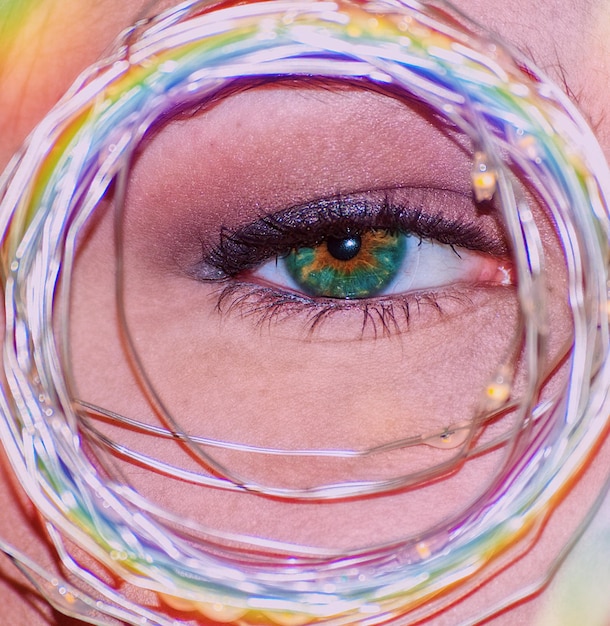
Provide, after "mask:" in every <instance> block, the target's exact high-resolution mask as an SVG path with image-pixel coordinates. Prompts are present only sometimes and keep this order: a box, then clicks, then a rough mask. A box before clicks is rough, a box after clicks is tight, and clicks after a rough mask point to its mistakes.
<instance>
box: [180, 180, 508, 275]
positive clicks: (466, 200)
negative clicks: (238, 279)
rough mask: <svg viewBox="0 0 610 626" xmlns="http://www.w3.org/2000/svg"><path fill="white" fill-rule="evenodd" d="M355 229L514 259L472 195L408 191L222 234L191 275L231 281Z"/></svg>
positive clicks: (319, 207) (266, 218)
mask: <svg viewBox="0 0 610 626" xmlns="http://www.w3.org/2000/svg"><path fill="white" fill-rule="evenodd" d="M354 224H355V225H357V226H358V227H360V228H372V227H375V228H384V227H386V228H388V229H400V230H404V231H408V232H411V233H413V234H415V235H419V236H421V237H422V238H429V239H436V240H438V241H439V242H440V243H447V244H452V245H456V246H461V247H466V248H469V249H471V250H477V251H481V252H484V253H488V254H492V255H494V256H498V257H508V256H509V255H510V253H509V250H508V247H507V244H506V240H505V239H504V237H503V236H502V232H501V228H500V227H499V225H498V224H497V222H495V220H494V219H493V218H490V219H488V220H487V221H486V223H485V225H484V226H483V225H482V220H481V217H480V216H477V214H476V207H475V206H474V201H473V199H472V198H471V197H470V196H468V195H465V194H463V193H460V192H455V191H451V190H446V189H430V188H417V187H409V188H395V189H381V190H372V191H369V192H358V193H354V194H346V195H339V196H332V197H327V198H320V199H317V200H313V201H311V202H308V203H305V204H301V205H298V206H295V207H291V208H289V209H285V210H283V211H278V212H276V213H273V214H269V215H263V216H261V217H260V218H259V219H257V220H255V221H254V222H252V223H250V224H248V225H246V226H244V227H242V228H239V229H236V230H232V231H230V230H228V229H223V230H222V231H221V234H220V242H219V243H218V244H217V245H216V246H214V247H213V248H212V249H211V250H208V251H203V253H202V258H201V257H200V260H199V261H198V262H196V263H195V265H194V266H193V267H191V268H190V270H189V274H191V275H192V276H193V277H194V278H198V279H200V280H215V279H218V278H222V277H224V278H228V277H231V276H234V275H236V274H238V273H239V272H241V271H244V270H247V269H251V268H253V267H256V266H257V265H258V264H259V263H261V262H263V261H264V260H266V259H268V258H269V257H272V256H278V255H280V256H281V255H282V254H287V253H288V252H289V251H290V250H291V249H293V248H296V247H307V246H313V245H317V244H319V243H321V241H322V240H324V239H325V237H327V236H328V235H329V234H331V233H332V232H333V230H335V231H336V232H337V233H339V234H340V233H341V229H342V228H343V229H345V228H346V226H350V225H354ZM246 259H250V261H249V265H247V263H246Z"/></svg>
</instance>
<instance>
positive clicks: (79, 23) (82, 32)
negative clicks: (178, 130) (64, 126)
mask: <svg viewBox="0 0 610 626" xmlns="http://www.w3.org/2000/svg"><path fill="white" fill-rule="evenodd" d="M19 1H21V0H19ZM23 1H25V2H26V3H27V2H28V0H23ZM171 4H172V2H169V1H167V0H165V1H162V2H154V1H152V2H151V0H130V1H129V2H124V1H123V0H46V1H44V2H39V3H32V7H33V8H32V9H30V10H28V11H26V12H25V13H26V15H27V17H26V18H25V19H24V18H23V17H22V16H19V15H17V14H16V9H13V8H12V7H13V6H16V5H17V0H0V20H2V19H4V20H5V23H4V24H3V23H2V22H0V35H1V36H0V41H1V42H3V43H1V44H0V83H1V84H2V89H1V90H0V167H2V166H4V164H5V163H6V162H7V161H8V159H9V158H10V156H11V154H12V153H13V152H14V151H15V150H16V149H17V147H18V146H19V145H20V143H21V142H22V141H23V139H24V138H25V136H26V135H27V133H28V132H29V131H30V130H31V129H32V127H33V126H34V125H35V124H36V122H37V121H38V120H39V119H40V118H41V117H42V116H43V115H44V114H45V113H46V112H47V111H48V109H49V107H50V106H51V105H52V104H53V103H54V102H55V101H56V100H57V99H58V98H59V97H60V96H61V95H62V93H63V92H64V91H65V90H66V89H67V87H68V86H69V85H70V83H71V82H72V81H73V80H74V78H75V77H76V76H77V75H78V74H79V72H80V71H82V70H83V69H84V68H85V67H87V66H88V65H89V64H91V63H92V62H93V61H94V60H95V59H96V58H99V57H100V56H101V55H102V54H103V52H104V51H105V50H107V49H108V47H109V46H110V45H111V44H112V42H113V40H114V39H115V37H116V36H117V34H118V33H119V32H120V31H121V30H122V29H123V28H125V27H127V26H128V25H130V24H131V23H133V22H134V21H135V20H136V19H138V18H139V17H140V16H142V15H143V14H150V13H151V12H153V11H154V12H156V11H158V10H160V9H162V8H165V7H167V6H169V5H171ZM455 4H457V5H458V7H460V8H462V9H463V10H464V11H465V12H466V13H468V14H469V15H470V16H471V17H473V18H474V19H475V20H476V21H478V22H479V23H481V24H484V25H485V26H486V27H487V28H490V29H491V30H493V31H496V32H498V33H500V34H501V35H502V37H504V38H505V39H506V40H508V41H509V42H511V43H513V44H515V45H516V46H517V47H519V48H520V49H522V50H523V51H524V52H525V53H526V54H528V56H530V57H532V58H533V59H534V60H535V61H536V62H537V63H538V65H539V66H540V67H542V68H543V69H544V70H545V71H547V72H548V73H549V74H551V76H553V77H554V78H555V79H556V80H558V82H559V83H560V84H566V85H567V86H568V90H569V92H570V93H571V94H572V95H574V96H576V98H577V99H578V101H579V103H580V104H581V106H582V108H583V109H584V110H585V112H586V113H587V114H588V116H589V118H590V119H591V122H592V124H593V125H594V126H595V127H596V130H597V131H598V135H599V136H600V138H601V139H602V141H603V142H604V143H605V147H606V149H608V144H610V119H607V118H608V116H606V115H605V107H606V104H605V103H606V100H607V98H606V95H607V94H606V90H607V85H608V80H607V77H608V76H609V75H610V69H609V68H608V63H609V62H610V61H606V59H610V54H609V52H610V50H609V49H610V43H608V37H607V36H606V35H607V31H608V30H610V7H609V6H608V4H607V3H606V2H604V0H583V1H582V2H578V3H575V2H571V0H552V1H549V2H534V1H533V0H503V1H502V2H499V1H490V0H456V2H455ZM492 6H493V10H492ZM11 13H14V15H13V18H14V19H12V20H11V19H10V18H11ZM3 16H4V17H3ZM7 16H8V17H7ZM67 35H69V36H67Z"/></svg>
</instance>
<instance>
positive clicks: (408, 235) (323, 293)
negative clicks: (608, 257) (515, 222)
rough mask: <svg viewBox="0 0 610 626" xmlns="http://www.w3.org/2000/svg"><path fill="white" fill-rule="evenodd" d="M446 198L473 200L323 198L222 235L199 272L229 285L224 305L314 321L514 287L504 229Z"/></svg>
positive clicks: (428, 193)
mask: <svg viewBox="0 0 610 626" xmlns="http://www.w3.org/2000/svg"><path fill="white" fill-rule="evenodd" d="M447 202H453V203H454V204H459V203H460V202H461V203H462V204H464V203H469V199H468V198H467V197H465V196H464V195H463V194H458V193H455V192H449V191H446V190H438V189H417V190H414V189H384V190H375V191H369V192H364V193H356V194H347V195H341V196H337V197H330V198H322V199H316V200H313V201H311V202H307V203H305V204H301V205H299V206H296V207H292V208H290V209H288V210H284V211H279V212H277V213H274V214H269V215H265V216H263V217H261V218H259V219H258V220H256V221H254V222H252V223H250V224H248V225H246V226H244V227H242V228H239V229H237V230H234V231H231V232H224V233H223V234H222V237H221V240H220V242H219V244H218V245H216V246H215V247H214V248H213V249H212V250H211V251H210V252H209V253H208V254H206V255H205V256H204V258H203V259H202V260H201V261H200V262H199V263H197V264H196V265H195V267H194V268H193V270H192V273H193V275H194V277H195V278H198V279H200V280H202V281H225V282H227V283H228V286H227V288H226V290H225V291H223V292H222V294H221V301H222V300H223V298H224V299H226V298H227V297H228V296H229V295H230V296H231V297H233V298H234V299H235V300H234V301H235V302H237V303H239V305H240V306H242V307H243V306H245V307H246V308H247V307H250V310H252V308H254V310H255V311H256V312H257V314H258V315H259V316H261V317H262V318H266V317H268V316H270V315H273V316H280V317H281V313H282V309H283V308H286V309H287V311H286V313H287V314H288V313H289V314H291V315H294V314H298V312H299V308H298V307H299V305H300V306H301V308H302V310H303V311H306V312H307V313H308V314H310V315H311V314H313V318H312V319H314V320H315V323H316V324H317V323H319V322H320V321H321V319H322V318H323V317H324V316H325V315H327V314H330V313H332V312H335V311H336V310H345V309H346V308H347V307H352V308H358V307H360V308H362V307H363V306H364V307H365V309H366V311H367V312H368V314H370V312H371V310H375V307H376V306H381V307H382V308H381V309H380V310H381V311H384V314H386V315H389V314H390V313H389V311H390V310H392V311H393V312H394V313H395V311H394V309H401V310H402V311H403V313H404V312H408V311H409V307H410V304H412V303H413V302H415V301H417V302H418V304H419V306H420V308H421V303H422V302H423V301H426V302H429V303H433V304H434V308H436V309H437V310H438V309H439V308H440V305H439V299H440V297H441V296H442V294H443V293H445V292H447V291H448V290H451V291H453V292H459V290H460V288H464V287H466V288H474V287H487V288H489V287H493V286H496V287H498V286H505V287H506V286H509V285H510V284H511V282H512V279H511V261H510V258H509V254H508V250H507V246H506V244H505V242H504V241H503V239H502V237H501V235H500V233H498V232H497V229H490V228H489V225H485V226H484V225H482V224H481V223H479V221H477V220H476V219H470V220H468V219H466V218H465V217H464V216H463V215H459V216H452V217H448V216H446V215H445V213H444V211H443V210H442V209H440V210H439V209H438V206H439V205H440V206H442V205H443V204H446V203H447ZM435 207H436V208H435ZM388 306H391V307H392V309H389V308H388ZM383 307H385V308H383ZM384 314H382V315H380V316H379V317H380V319H382V318H383V315H384ZM409 317H410V314H407V315H406V319H407V321H408V319H409ZM365 319H370V318H368V317H367V318H365Z"/></svg>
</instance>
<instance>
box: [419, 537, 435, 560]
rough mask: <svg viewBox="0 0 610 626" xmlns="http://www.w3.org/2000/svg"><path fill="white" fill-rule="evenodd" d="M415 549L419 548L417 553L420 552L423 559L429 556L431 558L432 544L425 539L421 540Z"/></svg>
mask: <svg viewBox="0 0 610 626" xmlns="http://www.w3.org/2000/svg"><path fill="white" fill-rule="evenodd" d="M415 549H416V550H417V554H419V556H420V557H421V558H422V559H428V558H430V555H431V554H432V553H431V552H430V546H429V545H428V544H427V543H426V542H425V541H420V542H419V543H418V544H417V545H416V546H415Z"/></svg>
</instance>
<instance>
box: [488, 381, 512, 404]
mask: <svg viewBox="0 0 610 626" xmlns="http://www.w3.org/2000/svg"><path fill="white" fill-rule="evenodd" d="M485 393H486V395H487V397H488V398H489V399H490V400H493V401H494V402H498V403H504V402H506V401H507V400H508V398H509V397H510V385H509V384H508V383H492V384H491V385H489V386H488V387H487V389H486V390H485Z"/></svg>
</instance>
